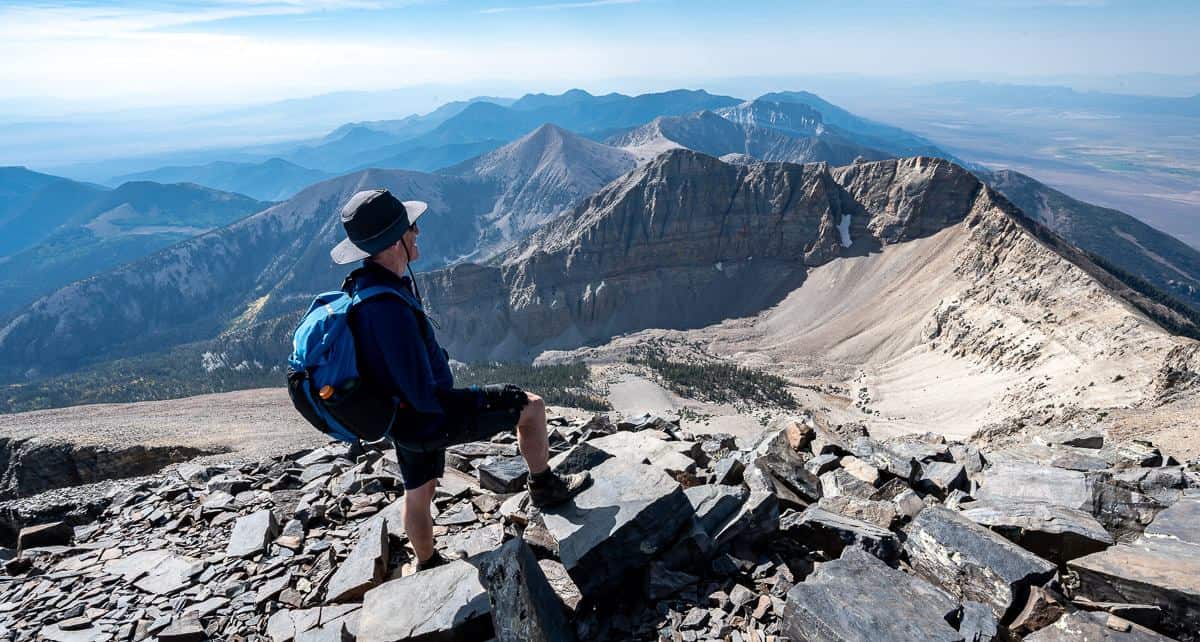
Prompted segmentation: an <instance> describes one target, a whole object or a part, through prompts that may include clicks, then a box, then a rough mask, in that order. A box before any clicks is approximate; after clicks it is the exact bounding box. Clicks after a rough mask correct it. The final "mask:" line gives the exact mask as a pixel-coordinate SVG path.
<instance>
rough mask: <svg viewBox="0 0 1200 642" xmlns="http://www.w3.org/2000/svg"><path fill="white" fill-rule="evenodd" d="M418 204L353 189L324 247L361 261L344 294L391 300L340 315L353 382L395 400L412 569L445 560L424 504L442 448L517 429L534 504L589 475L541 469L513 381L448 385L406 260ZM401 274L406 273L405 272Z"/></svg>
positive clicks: (528, 407)
mask: <svg viewBox="0 0 1200 642" xmlns="http://www.w3.org/2000/svg"><path fill="white" fill-rule="evenodd" d="M426 207H427V206H426V204H425V203H423V202H420V201H405V202H403V203H402V202H400V201H399V200H398V199H397V198H396V197H395V196H393V195H392V194H391V193H390V192H388V191H387V190H385V189H376V190H369V191H362V192H358V193H357V194H355V195H354V196H353V197H351V198H350V200H349V201H348V202H347V203H346V205H345V206H344V207H343V208H342V212H341V218H342V226H343V227H344V228H345V230H346V236H347V238H346V239H345V240H343V241H342V242H341V243H339V244H338V245H337V246H336V247H334V248H333V250H332V251H331V252H330V256H332V257H333V260H334V261H335V262H337V263H339V264H349V263H353V262H355V261H360V260H361V261H362V267H359V268H357V269H355V270H354V271H353V272H351V273H350V275H349V276H348V277H346V282H345V283H344V284H343V288H342V289H343V290H345V291H346V292H354V291H356V290H361V289H363V288H368V287H373V286H387V287H390V288H394V289H395V290H398V294H399V296H388V295H385V296H374V297H371V298H369V299H366V300H363V301H362V302H361V303H359V304H357V305H355V306H354V307H353V308H352V309H351V312H350V314H349V327H350V329H351V331H352V334H353V336H354V343H355V353H356V355H357V360H358V364H357V365H358V369H359V374H360V376H361V378H362V379H363V380H364V381H366V382H368V383H369V384H370V385H371V386H372V387H373V388H374V389H375V390H376V391H377V392H378V393H382V394H384V395H390V396H391V397H392V398H393V399H395V401H396V403H397V406H398V412H397V415H396V418H395V420H394V421H393V422H392V429H391V434H390V437H391V439H392V441H393V443H394V444H395V447H396V455H397V457H398V459H399V462H400V473H401V476H402V477H403V478H404V489H405V496H404V530H405V532H406V533H407V534H408V540H409V541H410V542H411V543H412V546H413V551H414V553H415V554H416V562H417V564H416V569H417V570H418V571H421V570H425V569H427V568H433V567H435V566H438V565H440V564H443V563H445V562H446V560H445V558H443V557H442V556H441V555H440V554H439V553H438V552H437V550H436V549H435V548H434V538H433V515H432V512H431V506H432V504H433V498H434V491H435V489H436V488H437V479H438V478H439V477H441V476H442V475H443V474H444V472H445V468H446V447H447V446H449V445H452V444H461V443H466V442H471V441H482V440H487V439H489V438H491V437H493V436H495V435H496V434H498V433H501V432H503V431H506V430H512V429H513V428H514V427H515V428H516V431H517V444H518V447H519V448H520V452H521V455H522V456H523V457H524V458H525V463H526V465H527V466H528V467H529V481H528V482H527V485H528V489H529V499H530V501H531V502H532V503H533V504H534V505H535V506H538V507H547V506H552V505H555V504H560V503H562V502H565V501H566V500H567V499H569V498H571V497H572V496H574V495H575V494H576V493H578V492H579V491H580V490H582V489H583V487H584V486H585V485H586V484H587V482H588V481H589V476H588V474H587V473H586V472H585V473H579V474H575V475H568V476H561V477H560V476H558V475H556V474H555V473H554V472H553V471H551V470H550V469H549V467H548V464H547V461H548V459H549V439H548V437H547V432H546V406H545V403H544V402H543V401H542V398H541V397H539V396H537V395H535V394H532V393H529V392H526V391H524V390H521V389H520V388H518V387H517V386H514V385H489V386H484V387H482V388H480V387H478V386H472V387H470V388H455V387H454V375H453V374H452V373H451V371H450V365H449V357H448V355H447V353H446V351H445V350H444V349H443V348H442V347H441V346H440V345H438V342H437V337H436V336H435V335H434V331H433V330H434V328H433V325H432V324H431V323H430V321H429V319H428V318H427V317H426V315H425V311H424V308H423V306H422V302H421V295H420V290H419V289H418V288H417V285H416V282H415V281H414V279H413V278H412V276H411V274H412V268H411V263H412V262H413V261H416V260H417V259H419V258H420V256H421V250H420V247H419V246H418V245H417V235H418V234H420V230H419V229H418V228H417V218H418V217H420V216H421V215H422V214H423V213H424V212H425V210H426ZM406 272H407V273H408V275H406V274H405V273H406Z"/></svg>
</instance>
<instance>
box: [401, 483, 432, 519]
mask: <svg viewBox="0 0 1200 642" xmlns="http://www.w3.org/2000/svg"><path fill="white" fill-rule="evenodd" d="M436 492H437V480H436V479H431V480H429V481H427V482H425V483H424V484H421V485H420V486H418V487H416V488H414V489H412V490H409V491H407V492H405V493H404V508H405V510H406V511H408V510H412V511H419V512H420V513H427V512H429V510H430V509H429V507H430V506H431V505H432V504H433V496H434V494H435V493H436Z"/></svg>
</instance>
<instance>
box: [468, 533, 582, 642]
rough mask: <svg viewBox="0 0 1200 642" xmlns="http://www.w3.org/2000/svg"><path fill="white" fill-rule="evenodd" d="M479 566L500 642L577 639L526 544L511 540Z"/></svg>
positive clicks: (545, 641)
mask: <svg viewBox="0 0 1200 642" xmlns="http://www.w3.org/2000/svg"><path fill="white" fill-rule="evenodd" d="M478 566H479V575H480V577H481V578H482V580H483V585H484V587H485V588H486V589H487V592H488V599H489V601H490V604H491V616H492V628H493V630H494V632H495V636H496V640H497V642H560V641H561V642H571V641H572V640H574V639H575V627H574V626H572V625H571V624H570V623H569V622H568V621H567V618H566V615H565V613H564V612H563V605H562V603H561V602H560V601H559V599H558V596H557V595H556V594H555V592H554V589H553V588H552V587H551V586H550V584H549V582H548V581H547V580H546V576H545V574H544V573H543V572H542V569H541V567H540V566H538V562H537V559H536V558H535V557H534V556H533V551H531V550H530V549H529V546H528V545H527V544H525V542H524V541H522V540H520V539H511V540H509V541H508V543H507V544H505V545H504V546H501V547H500V548H499V549H498V550H497V551H495V552H494V553H492V554H489V555H486V556H484V557H482V558H481V559H480V560H479V562H478Z"/></svg>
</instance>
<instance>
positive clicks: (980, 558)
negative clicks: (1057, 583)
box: [904, 506, 1055, 621]
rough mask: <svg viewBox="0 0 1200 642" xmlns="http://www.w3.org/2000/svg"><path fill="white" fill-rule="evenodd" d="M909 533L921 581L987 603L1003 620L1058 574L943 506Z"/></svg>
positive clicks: (931, 511)
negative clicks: (1023, 600)
mask: <svg viewBox="0 0 1200 642" xmlns="http://www.w3.org/2000/svg"><path fill="white" fill-rule="evenodd" d="M905 532H906V534H907V536H908V537H907V539H906V540H905V542H904V550H905V551H906V552H907V553H908V558H909V564H910V565H911V566H912V567H913V569H914V570H915V571H916V572H917V573H918V574H919V575H920V576H921V577H924V578H925V579H927V580H929V581H930V582H933V583H934V584H937V585H939V586H941V587H942V588H944V589H946V590H947V591H949V592H950V593H951V594H952V595H954V596H955V597H957V598H959V599H964V600H968V599H969V600H975V601H977V602H982V603H984V604H987V605H988V606H990V607H991V608H992V612H993V613H995V615H996V617H997V618H999V619H1000V620H1002V621H1003V620H1005V618H1006V617H1007V616H1009V615H1012V614H1015V611H1016V610H1019V609H1020V608H1021V607H1022V606H1024V602H1022V601H1021V598H1022V597H1023V596H1024V595H1026V593H1027V592H1028V590H1029V587H1030V586H1034V585H1037V586H1040V585H1043V584H1045V583H1046V582H1047V581H1049V580H1050V579H1051V578H1053V577H1054V575H1055V566H1054V564H1052V563H1050V562H1048V561H1046V560H1044V559H1042V558H1040V557H1037V556H1036V555H1034V554H1033V553H1030V552H1029V551H1026V550H1025V549H1023V548H1020V547H1018V546H1017V545H1015V544H1013V543H1012V542H1010V541H1008V540H1006V539H1004V538H1003V537H1001V536H1000V535H998V534H996V533H993V532H992V531H990V530H988V529H987V528H984V527H983V526H980V525H979V524H976V523H975V522H973V521H971V520H969V519H967V518H966V517H964V516H962V515H961V514H959V513H957V512H955V511H952V510H950V509H947V508H943V507H941V506H928V507H926V508H925V510H923V511H921V512H920V514H918V515H917V516H916V517H915V518H913V521H912V523H910V524H909V525H908V527H907V528H906V529H905Z"/></svg>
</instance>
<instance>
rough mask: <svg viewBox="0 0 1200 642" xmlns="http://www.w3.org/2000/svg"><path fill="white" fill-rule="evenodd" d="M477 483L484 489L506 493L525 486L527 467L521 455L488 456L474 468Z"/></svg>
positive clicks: (527, 474) (527, 476)
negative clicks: (477, 477)
mask: <svg viewBox="0 0 1200 642" xmlns="http://www.w3.org/2000/svg"><path fill="white" fill-rule="evenodd" d="M476 472H477V473H478V474H479V485H480V486H481V487H482V488H483V489H484V490H490V491H492V492H493V493H500V494H503V495H506V494H508V493H515V492H518V491H520V490H522V489H523V488H525V480H527V479H528V478H529V467H528V466H526V465H525V459H524V458H523V457H520V456H517V457H488V458H487V459H484V460H483V463H482V464H480V465H479V468H478V469H476Z"/></svg>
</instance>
